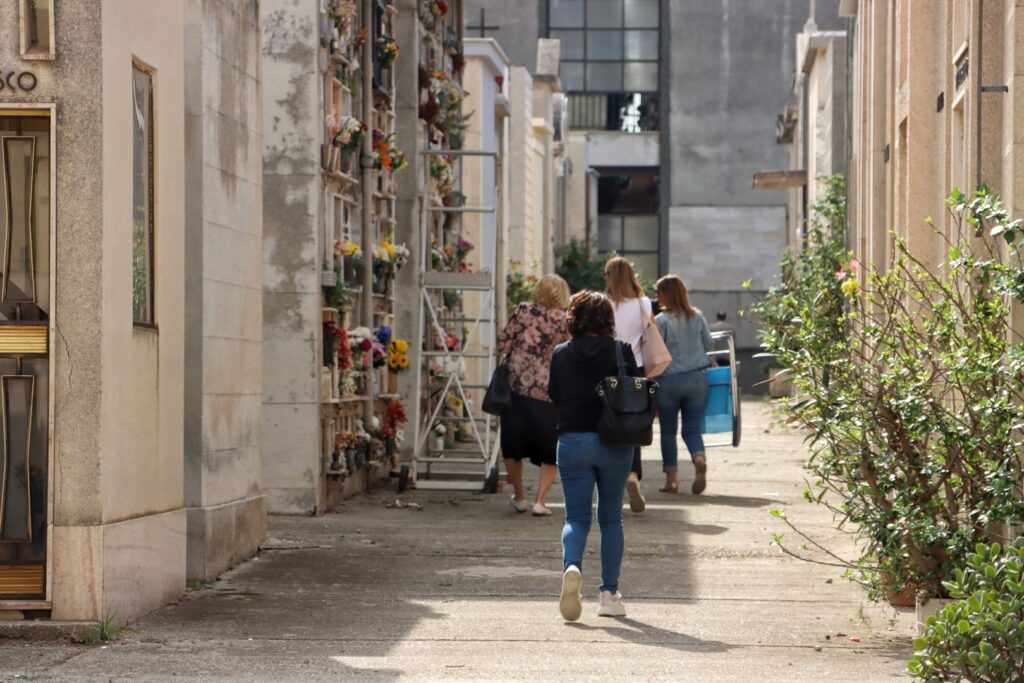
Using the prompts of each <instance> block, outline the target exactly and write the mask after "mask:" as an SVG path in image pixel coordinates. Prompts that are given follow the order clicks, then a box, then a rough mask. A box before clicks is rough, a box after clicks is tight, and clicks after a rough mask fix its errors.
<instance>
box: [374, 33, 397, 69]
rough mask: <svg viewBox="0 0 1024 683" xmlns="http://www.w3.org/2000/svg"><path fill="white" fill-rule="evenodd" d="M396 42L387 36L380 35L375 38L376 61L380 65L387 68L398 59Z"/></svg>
mask: <svg viewBox="0 0 1024 683" xmlns="http://www.w3.org/2000/svg"><path fill="white" fill-rule="evenodd" d="M398 52H399V50H398V43H396V42H395V41H394V40H392V39H391V38H390V37H388V36H381V37H380V38H378V39H377V61H378V62H380V64H381V66H383V67H385V68H387V67H389V66H391V65H392V64H394V63H395V60H397V59H398Z"/></svg>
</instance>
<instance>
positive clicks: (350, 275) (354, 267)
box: [342, 256, 362, 285]
mask: <svg viewBox="0 0 1024 683" xmlns="http://www.w3.org/2000/svg"><path fill="white" fill-rule="evenodd" d="M342 258H343V259H344V261H345V263H344V266H343V272H344V276H343V278H344V280H345V282H346V283H347V284H350V285H358V284H359V283H360V281H361V279H362V278H361V277H360V275H361V270H362V269H361V268H360V267H359V263H358V262H357V261H356V259H354V258H352V257H351V256H343V257H342Z"/></svg>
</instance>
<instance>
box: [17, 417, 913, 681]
mask: <svg viewBox="0 0 1024 683" xmlns="http://www.w3.org/2000/svg"><path fill="white" fill-rule="evenodd" d="M744 410H745V411H746V412H745V418H746V419H745V422H746V425H747V427H746V431H745V434H744V441H745V443H744V446H743V447H741V448H740V449H735V450H734V449H731V448H728V449H715V450H713V451H712V454H711V457H710V461H711V462H710V469H709V478H710V483H709V487H708V491H707V493H706V495H704V496H701V497H694V496H691V495H689V494H688V493H686V494H679V495H678V496H670V495H667V494H661V493H658V492H657V491H656V488H657V485H658V480H659V478H660V473H659V469H660V468H659V466H658V457H659V456H658V451H657V449H656V448H650V449H648V450H647V452H646V453H645V456H646V463H647V466H648V468H649V469H648V472H649V476H648V479H647V480H646V487H645V490H646V491H647V493H648V502H649V505H648V508H647V512H645V513H644V514H643V515H633V514H632V513H629V512H627V513H626V515H627V519H626V543H627V549H626V560H625V563H624V567H623V575H622V580H621V590H622V592H623V594H624V595H625V598H626V605H627V609H628V613H629V616H628V618H625V619H617V620H616V619H606V618H598V617H597V616H596V614H595V611H596V604H595V603H596V600H595V593H596V588H597V581H596V579H595V574H594V572H593V570H594V569H596V565H597V558H596V556H595V555H594V553H593V551H594V550H596V546H597V543H596V535H592V536H591V544H590V545H591V548H590V551H588V560H587V563H588V564H587V566H588V567H589V568H591V570H590V571H589V572H588V573H587V574H585V579H586V587H587V589H588V591H589V592H588V593H586V594H585V602H584V615H583V617H582V619H581V620H580V621H579V622H577V623H574V624H566V623H564V622H563V621H562V619H561V618H560V617H559V614H558V606H557V599H556V596H557V592H558V587H559V578H560V571H559V570H560V566H561V562H560V547H559V541H558V539H559V534H560V531H561V525H562V522H561V519H560V515H559V514H556V516H555V517H554V518H547V519H544V518H536V519H535V518H532V517H530V516H528V515H516V514H515V513H513V512H512V509H511V507H510V506H509V505H508V500H507V499H508V494H499V495H496V496H485V495H471V494H449V493H439V492H426V491H421V492H416V491H414V492H409V493H407V494H404V495H403V496H402V497H401V498H400V501H401V505H402V506H401V507H398V506H397V504H396V498H397V496H396V495H395V494H394V493H392V492H390V491H389V490H386V489H381V490H379V491H377V492H375V493H373V494H371V495H369V496H366V497H364V498H360V499H358V500H355V501H351V502H349V503H346V504H345V505H344V506H343V507H342V508H341V509H340V510H339V511H338V513H337V514H333V515H328V516H326V517H321V518H282V517H274V518H272V519H271V523H270V535H271V538H270V539H268V542H267V544H266V548H265V549H264V551H263V552H261V554H260V556H259V558H258V559H256V560H254V561H252V562H249V563H247V564H245V565H244V566H242V567H240V568H238V569H236V570H234V571H233V572H231V573H229V574H228V575H227V576H225V577H224V578H223V580H221V581H218V582H216V583H215V584H214V585H213V586H211V587H209V588H206V589H203V590H198V591H191V592H190V593H189V594H188V596H187V597H186V598H185V599H183V600H182V601H181V602H180V603H179V604H177V605H173V606H170V607H168V608H166V609H163V610H161V611H159V612H157V613H156V614H153V615H151V616H150V617H148V618H146V619H145V620H143V621H142V622H140V623H138V624H136V625H135V629H136V630H135V631H134V632H132V633H128V634H123V635H121V636H119V637H118V638H117V639H115V641H114V642H112V643H111V644H110V645H109V646H108V647H105V648H98V647H89V646H80V645H70V644H45V643H22V642H7V643H3V644H0V680H3V681H9V680H34V681H166V680H187V681H321V680H323V681H326V680H331V681H337V680H345V681H348V680H373V681H391V680H448V679H452V680H454V679H462V680H503V681H512V680H531V681H605V680H608V681H624V680H638V681H702V682H708V681H744V682H751V681H756V682H758V683H778V682H784V681H814V682H831V681H835V682H838V681H850V682H853V681H856V682H858V683H863V682H869V683H875V682H880V681H889V680H896V679H904V680H905V679H906V676H905V675H904V673H903V671H904V667H905V663H906V660H907V658H908V656H909V653H910V645H909V641H910V635H911V631H910V629H911V626H912V622H913V615H912V614H907V613H905V612H904V613H896V612H894V611H893V610H892V609H891V608H888V607H884V608H883V607H879V606H873V605H869V604H865V603H864V602H863V594H862V592H861V590H860V589H859V588H857V587H856V586H853V585H851V584H849V583H847V582H846V581H845V580H844V579H842V578H840V576H839V574H838V570H835V569H830V568H828V567H821V566H816V565H810V564H806V563H802V562H797V561H793V560H789V559H786V558H784V557H781V556H780V555H779V554H778V551H777V550H775V549H773V548H771V547H770V546H769V544H770V540H771V532H772V531H773V530H774V531H779V530H780V529H779V527H778V523H777V521H776V520H774V519H773V518H771V517H770V515H769V513H768V511H769V510H770V509H771V508H773V507H782V506H785V507H787V508H788V509H789V511H790V515H791V517H793V518H796V519H799V520H801V521H803V522H804V526H805V527H806V528H808V529H810V530H812V531H814V532H815V533H817V534H819V535H820V536H821V537H824V538H826V539H828V540H829V541H831V542H833V543H835V544H836V547H838V548H846V549H848V548H849V543H850V540H849V539H848V538H846V537H843V536H841V535H840V534H838V533H837V532H835V531H834V530H833V528H832V526H831V523H830V517H829V515H828V513H827V512H826V511H824V510H822V509H820V508H816V507H813V506H811V505H809V504H806V503H803V502H802V501H801V491H802V489H803V483H802V482H803V477H802V471H801V469H800V463H801V459H802V453H803V447H802V443H801V438H800V434H799V433H798V432H795V431H793V430H791V429H789V428H786V427H780V426H777V425H775V424H774V423H773V421H772V416H771V413H770V409H769V407H768V405H767V404H764V403H748V404H746V405H745V406H744ZM531 469H532V468H531ZM691 474H692V470H684V472H683V478H684V479H685V484H686V486H685V487H684V488H685V490H687V491H688V490H689V486H688V484H689V480H690V478H691ZM534 476H535V475H534ZM555 493H556V495H555V496H554V497H553V500H555V501H558V500H560V498H559V496H558V495H557V494H558V490H557V486H556V492H555ZM557 511H558V513H560V512H561V506H560V505H559V506H557ZM595 534H596V529H595ZM854 639H856V640H854ZM858 641H859V642H858Z"/></svg>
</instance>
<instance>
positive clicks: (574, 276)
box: [555, 238, 605, 293]
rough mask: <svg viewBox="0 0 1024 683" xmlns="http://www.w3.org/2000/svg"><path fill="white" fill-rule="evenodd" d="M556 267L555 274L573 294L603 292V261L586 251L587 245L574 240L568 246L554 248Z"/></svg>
mask: <svg viewBox="0 0 1024 683" xmlns="http://www.w3.org/2000/svg"><path fill="white" fill-rule="evenodd" d="M555 258H556V259H557V262H558V266H557V267H556V268H555V272H556V273H558V274H559V275H561V276H562V278H563V279H564V280H565V281H566V282H567V283H569V289H570V290H571V291H572V292H573V293H575V292H579V291H581V290H584V289H593V290H597V291H598V292H600V291H604V264H605V262H604V260H602V259H599V258H597V257H596V256H595V255H594V254H591V253H590V251H589V250H588V249H587V245H586V243H584V242H581V241H580V240H577V239H576V238H573V239H571V240H569V242H568V244H563V245H562V246H559V247H556V248H555Z"/></svg>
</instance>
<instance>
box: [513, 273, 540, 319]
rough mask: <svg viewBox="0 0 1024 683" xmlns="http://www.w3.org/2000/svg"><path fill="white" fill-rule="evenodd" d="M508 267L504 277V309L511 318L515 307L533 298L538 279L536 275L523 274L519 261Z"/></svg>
mask: <svg viewBox="0 0 1024 683" xmlns="http://www.w3.org/2000/svg"><path fill="white" fill-rule="evenodd" d="M509 265H510V268H509V271H508V275H506V276H505V308H506V310H507V312H508V317H510V318H511V317H512V314H513V313H514V312H515V310H516V306H518V305H519V304H521V303H523V302H524V301H529V300H530V299H532V298H533V290H534V289H536V288H537V282H538V279H537V276H536V275H533V274H531V273H526V272H524V271H523V269H522V265H523V264H521V263H519V261H512V262H511V263H510V264H509Z"/></svg>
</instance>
